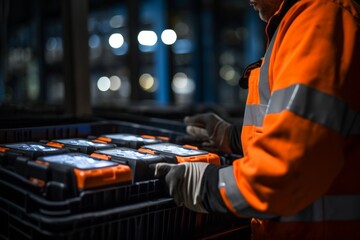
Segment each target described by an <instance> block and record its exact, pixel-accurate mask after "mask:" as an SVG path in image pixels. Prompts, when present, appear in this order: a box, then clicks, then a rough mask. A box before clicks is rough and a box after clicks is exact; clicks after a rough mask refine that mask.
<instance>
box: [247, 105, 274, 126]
mask: <svg viewBox="0 0 360 240" xmlns="http://www.w3.org/2000/svg"><path fill="white" fill-rule="evenodd" d="M267 107H268V106H267V105H261V104H248V105H246V107H245V115H244V122H243V126H249V125H255V126H258V127H261V126H262V125H263V121H264V117H265V113H266V109H267Z"/></svg>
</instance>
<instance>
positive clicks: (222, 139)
mask: <svg viewBox="0 0 360 240" xmlns="http://www.w3.org/2000/svg"><path fill="white" fill-rule="evenodd" d="M184 123H185V124H186V125H187V127H186V131H187V133H188V134H189V135H188V136H182V137H181V139H177V140H178V141H180V142H183V143H186V142H187V143H189V144H192V143H197V142H200V145H201V146H203V147H206V148H213V149H214V150H217V151H221V152H224V153H231V148H230V145H229V136H230V131H231V124H230V123H228V122H226V121H225V120H223V119H222V118H220V117H219V116H218V115H216V114H215V113H202V114H197V115H194V116H188V117H185V119H184Z"/></svg>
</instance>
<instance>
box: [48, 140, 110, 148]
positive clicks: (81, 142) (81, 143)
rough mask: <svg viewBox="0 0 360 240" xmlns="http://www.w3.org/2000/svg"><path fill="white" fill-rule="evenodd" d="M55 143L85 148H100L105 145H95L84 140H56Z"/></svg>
mask: <svg viewBox="0 0 360 240" xmlns="http://www.w3.org/2000/svg"><path fill="white" fill-rule="evenodd" d="M55 142H58V143H62V144H67V145H75V146H86V147H102V146H104V145H106V144H105V143H96V142H92V141H89V140H86V139H57V140H55Z"/></svg>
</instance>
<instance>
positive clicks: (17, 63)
mask: <svg viewBox="0 0 360 240" xmlns="http://www.w3.org/2000/svg"><path fill="white" fill-rule="evenodd" d="M0 2H1V6H0V9H1V24H0V27H1V40H0V51H1V54H0V56H1V59H0V61H1V64H0V109H1V114H0V118H1V120H2V122H1V123H2V127H14V125H16V126H18V127H21V126H26V125H27V124H29V121H28V120H29V119H35V120H38V124H45V123H47V122H46V121H50V119H53V121H55V119H56V120H59V119H62V120H64V119H81V118H87V117H106V118H122V117H124V116H127V115H136V116H137V117H141V116H150V117H161V118H166V119H181V118H182V117H183V116H184V115H188V114H193V113H196V112H202V111H215V112H220V113H222V114H224V115H227V116H230V117H241V115H242V113H243V108H244V103H245V99H246V95H247V92H246V90H244V89H240V87H239V86H238V80H239V78H240V76H241V74H242V72H243V70H244V68H245V67H246V66H247V65H248V64H250V63H252V62H253V61H256V60H258V59H259V58H260V57H261V56H262V54H263V53H264V47H265V44H266V39H265V35H264V28H265V25H264V23H263V22H261V21H260V19H259V17H258V15H257V12H255V11H254V10H253V9H252V8H251V7H250V6H249V4H248V2H247V1H246V0H198V1H194V0H76V1H74V0H0ZM14 119H15V120H16V121H14ZM35 120H34V121H35ZM19 125H20V126H19ZM32 125H34V123H32Z"/></svg>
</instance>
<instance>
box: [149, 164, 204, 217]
mask: <svg viewBox="0 0 360 240" xmlns="http://www.w3.org/2000/svg"><path fill="white" fill-rule="evenodd" d="M208 165H209V164H208V163H204V162H184V163H180V164H170V163H158V164H156V166H155V177H163V176H165V182H166V185H167V187H168V190H169V193H170V196H172V197H173V198H174V201H175V203H176V204H177V205H179V206H182V205H184V206H185V207H187V208H189V209H190V210H193V211H196V212H201V213H207V210H206V209H205V208H204V207H203V204H202V203H201V198H200V187H201V180H202V177H203V174H204V172H205V169H206V167H207V166H208Z"/></svg>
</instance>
